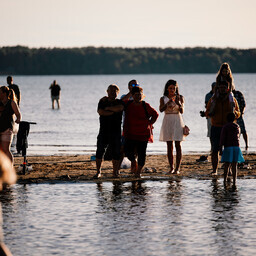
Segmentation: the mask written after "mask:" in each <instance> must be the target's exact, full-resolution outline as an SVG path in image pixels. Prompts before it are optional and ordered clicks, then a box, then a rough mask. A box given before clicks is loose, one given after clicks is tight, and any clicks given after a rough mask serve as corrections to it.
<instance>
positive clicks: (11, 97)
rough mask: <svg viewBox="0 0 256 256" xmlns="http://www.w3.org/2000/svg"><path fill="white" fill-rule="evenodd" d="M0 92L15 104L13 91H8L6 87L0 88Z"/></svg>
mask: <svg viewBox="0 0 256 256" xmlns="http://www.w3.org/2000/svg"><path fill="white" fill-rule="evenodd" d="M0 90H2V92H3V93H5V94H6V95H7V98H8V100H13V101H15V102H16V103H17V98H16V95H15V93H14V91H13V89H9V87H7V86H1V87H0Z"/></svg>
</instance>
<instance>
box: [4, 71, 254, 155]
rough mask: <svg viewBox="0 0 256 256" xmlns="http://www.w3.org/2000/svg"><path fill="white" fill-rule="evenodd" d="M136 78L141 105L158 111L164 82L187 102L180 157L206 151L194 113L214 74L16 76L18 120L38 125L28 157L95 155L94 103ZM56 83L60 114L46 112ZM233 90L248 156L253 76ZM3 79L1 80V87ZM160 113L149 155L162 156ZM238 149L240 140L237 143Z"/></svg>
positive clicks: (240, 79)
mask: <svg viewBox="0 0 256 256" xmlns="http://www.w3.org/2000/svg"><path fill="white" fill-rule="evenodd" d="M133 78H135V79H137V80H138V81H139V82H140V84H141V86H142V87H143V88H144V93H145V95H146V98H145V100H146V101H147V102H149V103H150V104H151V105H152V106H153V107H154V108H155V109H157V110H158V107H159V99H160V97H161V96H162V92H163V88H164V85H165V83H166V81H167V80H168V79H170V78H173V79H176V80H177V81H178V82H179V85H180V93H181V94H182V95H184V97H185V100H186V103H185V104H186V105H185V113H184V119H185V123H186V124H187V125H188V126H189V127H190V129H191V134H190V135H189V136H188V137H187V141H186V142H184V143H183V150H184V152H185V153H191V152H206V151H209V148H210V144H209V139H208V138H207V137H206V119H205V118H201V117H200V115H199V111H200V110H203V109H204V97H205V94H206V93H208V92H209V90H210V86H211V83H212V82H213V81H214V80H215V74H204V75H202V74H192V75H181V74H179V75H175V74H172V75H97V76H95V75H88V76H15V77H14V82H15V83H17V84H18V85H19V86H20V90H21V93H22V100H21V111H22V115H23V120H26V121H34V122H37V125H33V126H31V131H30V134H29V149H28V155H29V154H30V155H34V154H43V155H46V154H69V153H71V154H74V153H78V154H92V153H95V145H96V137H97V134H98V129H99V121H98V114H97V112H96V110H97V104H98V101H99V99H100V98H101V97H102V96H105V95H106V92H105V91H106V88H107V86H108V85H109V84H111V83H116V84H118V85H119V87H120V90H121V92H120V96H121V95H122V94H124V93H127V83H128V81H130V80H131V79H133ZM54 79H56V80H57V81H58V83H59V84H60V85H61V87H62V99H61V104H62V108H61V110H59V111H58V110H52V109H51V100H50V90H49V89H48V88H49V86H50V83H52V81H53V80H54ZM234 81H235V84H236V87H237V89H238V90H240V91H242V92H243V93H244V96H245V98H246V102H247V108H246V110H245V116H244V119H245V123H246V128H247V130H248V135H249V143H250V151H252V152H255V151H256V141H255V129H254V127H255V123H256V108H255V97H254V94H255V93H254V88H255V84H256V74H234ZM5 83H6V77H5V76H0V84H5ZM162 118H163V114H160V117H159V119H158V121H157V122H156V124H155V125H154V126H155V129H154V135H155V142H154V143H153V144H149V146H148V152H149V153H165V152H166V145H165V143H163V142H159V141H158V138H159V131H160V126H161V123H162ZM241 146H242V147H244V141H243V140H242V139H241Z"/></svg>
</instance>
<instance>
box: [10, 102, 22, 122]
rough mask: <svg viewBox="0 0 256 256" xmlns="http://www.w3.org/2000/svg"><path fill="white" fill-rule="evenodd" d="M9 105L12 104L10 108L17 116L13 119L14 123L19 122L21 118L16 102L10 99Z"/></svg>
mask: <svg viewBox="0 0 256 256" xmlns="http://www.w3.org/2000/svg"><path fill="white" fill-rule="evenodd" d="M11 106H12V110H13V112H14V114H15V116H16V118H17V119H16V121H15V123H17V124H19V123H20V120H21V113H20V109H19V107H18V105H17V103H16V102H15V101H12V102H11Z"/></svg>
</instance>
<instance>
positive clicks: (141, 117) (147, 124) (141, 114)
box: [124, 86, 158, 178]
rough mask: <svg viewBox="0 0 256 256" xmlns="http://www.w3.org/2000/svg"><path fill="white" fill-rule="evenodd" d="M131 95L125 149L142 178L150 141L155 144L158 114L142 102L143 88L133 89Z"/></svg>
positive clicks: (126, 118) (133, 169)
mask: <svg viewBox="0 0 256 256" xmlns="http://www.w3.org/2000/svg"><path fill="white" fill-rule="evenodd" d="M131 93H132V97H133V101H128V102H127V103H126V106H125V120H124V137H125V146H124V148H125V154H126V156H127V157H128V159H129V160H130V161H131V170H132V172H133V173H134V174H135V176H136V177H138V178H140V177H141V172H142V168H143V167H144V165H145V161H146V150H147V145H148V141H151V142H153V141H152V139H153V135H152V125H153V124H154V123H155V121H156V120H157V118H158V113H157V111H156V110H155V109H154V108H152V107H151V106H150V105H149V104H148V103H146V102H145V101H142V99H143V96H144V94H143V89H142V88H141V87H138V86H135V87H133V88H132V91H131ZM136 158H137V159H138V161H137V160H136Z"/></svg>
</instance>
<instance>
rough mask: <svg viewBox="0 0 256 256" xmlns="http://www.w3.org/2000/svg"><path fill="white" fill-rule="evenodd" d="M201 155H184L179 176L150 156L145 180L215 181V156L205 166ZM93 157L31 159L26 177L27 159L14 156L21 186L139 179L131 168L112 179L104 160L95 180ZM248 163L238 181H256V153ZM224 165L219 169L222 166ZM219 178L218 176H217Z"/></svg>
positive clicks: (161, 157) (108, 163) (164, 159)
mask: <svg viewBox="0 0 256 256" xmlns="http://www.w3.org/2000/svg"><path fill="white" fill-rule="evenodd" d="M199 157H200V155H184V156H183V159H182V164H181V171H180V174H179V175H173V174H166V173H167V172H168V171H169V165H168V161H167V156H166V155H148V156H147V160H146V164H145V169H144V171H143V173H142V178H141V180H172V179H180V178H193V179H212V177H213V176H212V175H211V174H210V173H211V171H212V167H211V157H210V156H209V157H208V162H206V163H201V162H197V161H196V160H197V159H199ZM90 158H91V156H90V155H64V156H29V157H28V158H27V160H28V164H29V165H31V166H30V168H29V169H31V167H32V170H28V171H27V172H26V174H25V175H23V174H22V171H21V170H19V169H20V168H19V167H20V165H21V164H22V162H23V158H22V157H19V156H15V157H14V161H15V164H14V166H15V169H16V171H17V174H18V181H17V183H58V182H84V181H86V182H89V181H90V182H102V181H113V180H119V181H121V182H127V181H133V180H138V178H135V177H134V176H133V175H132V174H131V173H130V169H121V170H120V172H121V173H120V177H119V178H113V177H112V162H111V161H104V162H103V164H102V177H101V178H100V179H94V178H93V176H94V175H95V173H96V165H95V161H91V159H90ZM244 158H245V160H246V162H245V164H244V165H243V166H242V167H241V168H239V169H238V178H256V154H248V155H244ZM221 165H222V164H220V166H219V167H221ZM222 176H223V169H221V168H219V171H218V177H222ZM215 177H216V176H215Z"/></svg>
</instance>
